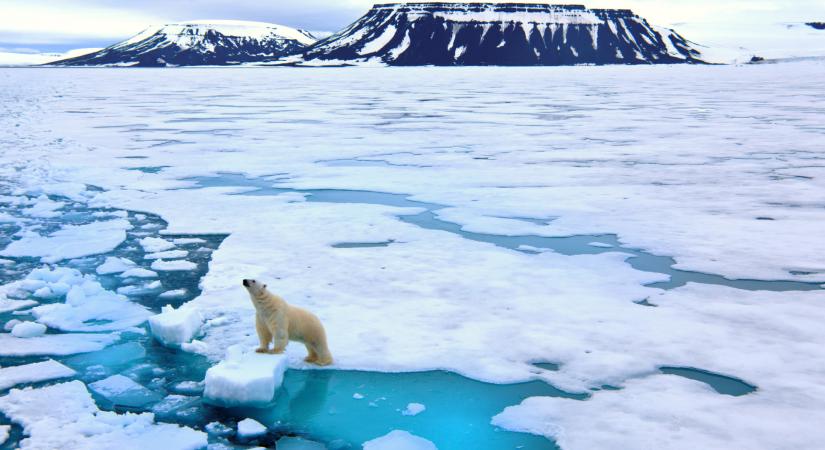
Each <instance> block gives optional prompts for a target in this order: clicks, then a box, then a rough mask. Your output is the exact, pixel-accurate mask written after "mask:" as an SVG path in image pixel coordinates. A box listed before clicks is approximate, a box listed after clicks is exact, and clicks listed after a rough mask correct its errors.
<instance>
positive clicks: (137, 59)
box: [52, 20, 316, 67]
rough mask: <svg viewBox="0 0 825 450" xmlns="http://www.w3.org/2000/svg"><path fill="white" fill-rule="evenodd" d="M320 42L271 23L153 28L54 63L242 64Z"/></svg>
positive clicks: (225, 22) (215, 22)
mask: <svg viewBox="0 0 825 450" xmlns="http://www.w3.org/2000/svg"><path fill="white" fill-rule="evenodd" d="M315 41H316V39H315V37H313V36H312V35H311V34H310V33H308V32H306V31H303V30H297V29H295V28H290V27H286V26H283V25H275V24H271V23H262V22H244V21H229V20H209V21H195V22H181V23H174V24H167V25H163V26H159V27H152V28H149V29H147V30H144V31H143V32H141V33H140V34H138V35H136V36H134V37H132V38H131V39H128V40H126V41H123V42H120V43H117V44H115V45H112V46H110V47H106V48H104V49H103V50H100V51H97V52H94V53H91V54H88V55H83V56H80V57H77V58H70V59H64V60H61V61H56V62H54V63H52V64H54V65H66V66H102V65H106V66H150V67H163V66H196V65H228V64H240V63H244V62H253V61H255V62H257V61H267V60H272V59H277V58H280V57H282V56H285V55H291V54H294V53H298V52H300V51H302V50H304V49H305V48H307V47H308V46H310V45H312V44H314V43H315Z"/></svg>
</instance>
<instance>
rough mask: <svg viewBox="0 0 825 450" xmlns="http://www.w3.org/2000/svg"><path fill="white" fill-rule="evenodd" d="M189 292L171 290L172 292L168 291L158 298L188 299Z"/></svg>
mask: <svg viewBox="0 0 825 450" xmlns="http://www.w3.org/2000/svg"><path fill="white" fill-rule="evenodd" d="M187 292H188V291H187V290H186V289H174V290H171V291H166V292H163V293H161V294H160V295H158V298H162V299H172V298H181V297H186V294H187Z"/></svg>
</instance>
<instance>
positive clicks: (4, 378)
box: [0, 359, 75, 391]
mask: <svg viewBox="0 0 825 450" xmlns="http://www.w3.org/2000/svg"><path fill="white" fill-rule="evenodd" d="M74 375H75V371H74V370H72V369H70V368H68V367H66V366H64V365H63V364H60V363H59V362H57V361H54V360H51V359H47V360H46V361H43V362H38V363H31V364H24V365H22V366H12V367H2V368H0V391H2V390H6V389H8V388H10V387H13V386H15V385H18V384H20V383H37V382H40V381H47V380H54V379H57V378H67V377H71V376H74Z"/></svg>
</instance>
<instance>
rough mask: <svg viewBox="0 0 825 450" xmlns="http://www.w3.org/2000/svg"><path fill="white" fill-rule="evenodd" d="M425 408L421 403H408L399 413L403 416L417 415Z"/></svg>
mask: <svg viewBox="0 0 825 450" xmlns="http://www.w3.org/2000/svg"><path fill="white" fill-rule="evenodd" d="M426 409H427V407H426V406H425V405H423V404H421V403H409V404H407V407H406V408H404V410H403V411H401V414H403V415H405V416H417V415H418V414H421V413H422V412H424V411H425V410H426Z"/></svg>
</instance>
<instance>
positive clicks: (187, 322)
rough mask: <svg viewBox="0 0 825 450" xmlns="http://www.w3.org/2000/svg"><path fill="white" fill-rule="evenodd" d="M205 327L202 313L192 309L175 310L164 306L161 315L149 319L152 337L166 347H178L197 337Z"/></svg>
mask: <svg viewBox="0 0 825 450" xmlns="http://www.w3.org/2000/svg"><path fill="white" fill-rule="evenodd" d="M202 325H203V316H201V313H200V311H198V310H197V309H196V308H192V307H182V308H178V309H175V308H174V307H173V306H171V305H168V306H164V307H163V308H162V309H161V313H160V314H157V315H155V316H152V317H150V318H149V327H150V328H151V330H152V335H153V336H154V337H155V339H157V340H158V341H160V342H161V343H162V344H164V345H169V346H177V345H180V344H183V343H185V342H189V341H191V340H192V338H194V337H195V336H197V334H198V333H199V332H200V329H201V326H202Z"/></svg>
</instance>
